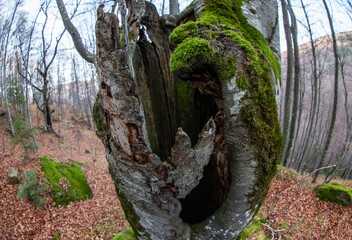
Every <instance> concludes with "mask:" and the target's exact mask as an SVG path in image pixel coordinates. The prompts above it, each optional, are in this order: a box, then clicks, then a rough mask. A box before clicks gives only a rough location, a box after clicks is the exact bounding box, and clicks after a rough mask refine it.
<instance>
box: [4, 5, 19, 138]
mask: <svg viewBox="0 0 352 240" xmlns="http://www.w3.org/2000/svg"><path fill="white" fill-rule="evenodd" d="M20 3H21V0H17V1H16V2H15V7H14V10H13V13H12V15H11V20H10V22H9V25H8V30H7V33H6V40H5V45H4V53H3V55H2V60H3V62H2V68H3V69H2V71H3V72H2V79H3V84H4V87H3V88H4V96H5V101H6V112H7V117H8V121H9V124H10V127H11V133H12V136H15V131H14V129H13V125H12V119H11V112H10V108H9V102H8V98H7V85H6V79H7V76H6V68H7V47H8V44H9V39H10V34H11V26H12V23H13V21H14V19H15V15H16V12H17V9H18V6H19V5H20Z"/></svg>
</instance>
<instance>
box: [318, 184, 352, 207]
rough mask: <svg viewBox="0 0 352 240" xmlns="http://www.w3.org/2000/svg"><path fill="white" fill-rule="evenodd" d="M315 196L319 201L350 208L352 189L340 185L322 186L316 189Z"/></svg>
mask: <svg viewBox="0 0 352 240" xmlns="http://www.w3.org/2000/svg"><path fill="white" fill-rule="evenodd" d="M316 196H317V197H318V198H320V199H321V200H324V201H328V202H334V203H338V204H340V205H343V206H351V204H352V189H351V188H349V187H346V186H344V185H342V184H340V183H331V184H322V185H319V186H318V187H317V189H316Z"/></svg>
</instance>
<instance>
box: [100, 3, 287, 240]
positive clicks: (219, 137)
mask: <svg viewBox="0 0 352 240" xmlns="http://www.w3.org/2000/svg"><path fill="white" fill-rule="evenodd" d="M215 2H216V1H215ZM126 4H127V8H128V9H129V15H128V17H127V19H128V21H127V22H128V29H129V34H130V36H131V38H130V39H131V41H130V42H129V46H128V49H127V48H126V47H127V46H121V41H122V40H121V39H120V29H119V25H118V18H117V17H116V15H114V14H112V13H105V12H104V11H103V8H102V7H99V9H98V18H97V23H96V39H97V62H96V66H97V71H98V75H99V80H100V90H99V93H98V97H97V102H96V103H95V105H94V108H93V109H94V112H93V115H94V120H95V124H96V128H97V134H98V136H99V137H100V138H101V139H102V141H103V143H104V145H105V148H106V156H107V160H108V162H109V167H110V173H111V175H112V178H113V180H114V182H115V185H116V191H117V194H118V196H119V199H120V202H121V205H122V207H123V209H124V211H125V213H126V217H127V219H128V221H129V222H130V224H131V226H132V228H133V230H134V232H135V236H136V237H137V238H138V239H158V240H160V239H191V238H192V239H234V238H236V237H237V236H239V234H240V233H241V231H242V230H243V229H244V227H245V226H246V225H247V224H248V223H249V221H250V220H251V219H252V217H253V215H254V214H255V213H256V211H257V210H258V209H259V206H260V205H261V203H262V201H263V199H264V197H265V195H266V191H267V189H268V186H269V183H270V180H271V177H272V176H273V174H274V172H275V167H276V163H277V161H278V159H279V155H280V151H281V145H280V144H281V143H282V139H281V134H280V132H279V127H278V121H277V113H276V104H275V95H274V90H273V89H272V87H273V88H274V89H275V87H276V83H277V78H279V77H280V76H278V75H277V72H275V71H274V70H272V69H271V68H270V65H269V63H268V62H269V61H270V60H267V59H266V58H268V56H264V55H263V54H262V55H260V54H261V53H260V50H258V53H256V51H257V50H255V49H256V48H255V47H253V46H252V47H247V45H243V43H242V42H236V41H234V40H233V39H232V40H231V38H230V37H229V36H230V35H226V34H227V33H229V31H233V28H231V27H227V26H226V25H221V26H220V27H219V28H215V27H214V26H215V25H212V24H199V25H197V26H196V27H197V28H198V29H194V31H195V32H189V33H185V34H189V35H190V36H195V34H196V32H197V33H198V30H199V31H200V32H201V33H200V34H199V35H197V39H196V40H194V41H196V42H197V41H199V42H200V43H204V42H205V41H208V36H207V35H205V34H203V33H207V32H211V33H212V34H213V35H214V36H215V35H216V36H217V39H216V40H217V41H214V42H210V43H209V42H207V44H208V43H209V45H207V46H208V48H209V49H210V50H212V51H214V52H215V53H214V54H213V53H211V54H210V55H209V56H208V57H207V58H199V59H197V58H196V59H195V60H192V59H191V60H190V62H187V61H185V63H184V64H185V66H187V67H184V66H183V67H182V69H179V70H176V71H174V72H171V70H170V63H169V60H170V58H171V55H172V50H174V49H172V48H171V47H170V44H169V41H168V40H169V33H170V28H171V30H172V26H171V25H168V24H165V19H160V18H159V17H158V15H157V11H156V9H155V7H154V5H152V4H151V3H149V2H144V1H137V2H136V1H127V2H126ZM206 4H208V3H205V2H202V1H195V3H194V6H195V8H196V10H195V13H192V14H191V15H193V16H190V10H189V9H187V14H186V15H185V14H183V13H181V14H180V15H179V16H184V17H185V20H184V21H182V20H180V21H178V20H177V21H175V22H177V23H178V24H181V22H186V21H187V20H186V19H195V16H198V18H201V16H202V14H203V11H206V9H207V6H206ZM137 5H138V6H137ZM199 6H200V7H199ZM260 6H262V5H260ZM265 6H266V7H267V8H268V9H269V8H270V9H271V10H273V9H274V10H275V8H273V7H272V5H271V4H266V5H265ZM236 7H238V6H235V5H234V6H233V8H236ZM204 9H205V10H204ZM229 9H231V8H229ZM229 11H232V10H229ZM274 13H275V14H277V10H275V11H274ZM269 15H270V14H269ZM259 19H260V18H259ZM245 21H246V20H245ZM242 24H243V25H246V24H248V23H247V22H243V23H242ZM258 24H259V25H260V22H259V23H258ZM262 24H264V25H265V24H267V21H263V23H262ZM246 26H247V25H246ZM260 29H262V30H263V29H264V30H263V31H266V32H265V34H264V35H265V36H273V34H274V33H273V32H272V31H276V27H275V26H272V27H271V28H270V27H262V28H260ZM217 31H218V32H217ZM251 31H254V30H251ZM230 33H233V32H230ZM235 34H236V33H235ZM243 35H245V34H243ZM211 36H212V35H211ZM236 36H237V35H236ZM241 37H243V36H242V35H241ZM243 38H244V37H243ZM170 39H171V37H170ZM186 39H187V37H186ZM263 39H264V38H263ZM268 40H269V39H268ZM170 41H171V40H170ZM243 41H249V40H246V39H244V40H243ZM264 41H265V42H266V40H264ZM246 44H247V42H246ZM263 44H268V43H267V42H266V43H263ZM171 45H172V44H171ZM177 45H180V43H176V44H174V46H173V48H174V47H175V46H176V47H177ZM244 46H245V47H244ZM266 46H267V45H266ZM209 49H208V50H209ZM269 49H270V48H269ZM276 49H278V48H277V46H276ZM210 50H209V51H210ZM176 51H177V49H176V50H175V51H174V53H175V52H176ZM250 51H252V52H250ZM199 54H203V53H202V52H201V53H199ZM219 56H221V58H219ZM222 58H224V59H227V60H226V61H227V62H226V61H224V60H223V59H222ZM250 58H253V59H255V61H260V62H256V64H257V65H256V66H257V68H262V71H261V75H260V76H259V75H257V74H258V72H259V71H258V70H257V69H256V68H254V69H253V68H251V66H252V64H253V63H252V62H251V61H252V60H253V59H250ZM231 59H232V60H233V59H235V61H236V65H233V66H232V65H230V63H231V62H230V61H231ZM171 61H172V60H171ZM221 61H224V62H221ZM253 61H254V60H253ZM276 61H277V60H276ZM221 63H222V64H221ZM171 64H172V63H171ZM187 64H188V65H187ZM226 64H228V65H229V66H230V68H231V67H233V68H235V70H234V71H233V69H230V70H229V69H228V67H227V66H226ZM253 66H254V65H253ZM221 69H223V71H221ZM224 72H225V73H228V72H229V73H231V74H228V75H226V74H225V75H224ZM264 73H265V74H264ZM262 75H263V76H262ZM264 75H265V76H264ZM247 85H248V87H246V88H244V87H243V86H247ZM182 94H183V95H182ZM263 99H266V101H268V102H261V101H263ZM184 102H185V103H186V104H183V103H184ZM268 106H269V107H268ZM186 113H189V114H190V116H185V115H186ZM185 119H189V120H190V121H186V120H185ZM253 119H257V121H254V120H253ZM258 122H260V124H263V125H260V126H259V125H256V124H258ZM266 132H270V134H276V135H268V136H269V137H265V136H264V137H263V136H261V135H264V134H266ZM200 212H204V214H203V215H201V216H198V215H199V213H200ZM195 223H197V224H196V225H193V226H194V227H193V228H191V224H195ZM195 226H196V227H195Z"/></svg>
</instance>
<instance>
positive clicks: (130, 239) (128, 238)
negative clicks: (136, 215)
mask: <svg viewBox="0 0 352 240" xmlns="http://www.w3.org/2000/svg"><path fill="white" fill-rule="evenodd" d="M134 239H135V238H134V232H133V229H132V228H127V229H125V230H124V231H122V232H119V233H118V234H116V235H115V236H114V237H113V238H112V239H111V240H134Z"/></svg>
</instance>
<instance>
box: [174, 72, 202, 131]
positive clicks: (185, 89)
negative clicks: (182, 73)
mask: <svg viewBox="0 0 352 240" xmlns="http://www.w3.org/2000/svg"><path fill="white" fill-rule="evenodd" d="M194 91H195V90H194V87H193V84H192V82H191V81H187V82H182V81H181V80H180V79H177V80H176V98H177V108H178V109H182V110H180V111H178V112H179V114H178V118H179V119H177V120H178V123H179V124H180V126H181V127H182V128H183V130H184V131H186V132H187V133H188V134H192V132H193V131H192V127H193V125H192V124H193V122H192V119H194V117H195V116H194V114H195V113H194ZM195 134H198V133H195ZM190 137H191V136H190Z"/></svg>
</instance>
